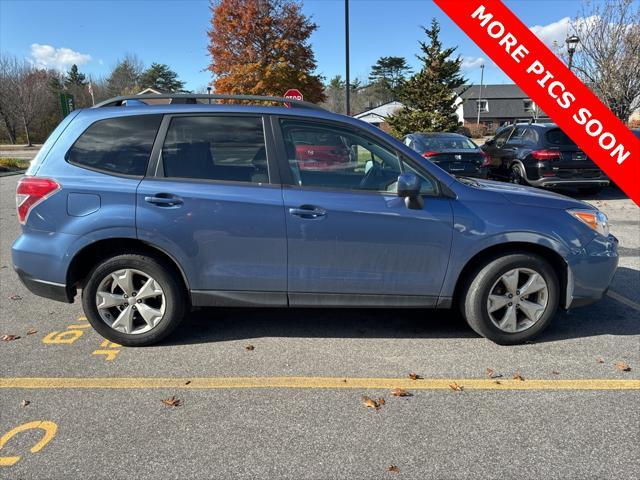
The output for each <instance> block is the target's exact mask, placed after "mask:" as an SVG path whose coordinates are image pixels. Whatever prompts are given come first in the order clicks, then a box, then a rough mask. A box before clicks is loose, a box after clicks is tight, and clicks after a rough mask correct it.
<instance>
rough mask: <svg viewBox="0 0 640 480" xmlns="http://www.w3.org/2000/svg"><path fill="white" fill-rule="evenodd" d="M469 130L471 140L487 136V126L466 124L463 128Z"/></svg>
mask: <svg viewBox="0 0 640 480" xmlns="http://www.w3.org/2000/svg"><path fill="white" fill-rule="evenodd" d="M464 127H465V128H467V129H468V130H469V135H468V136H470V137H471V138H482V137H486V136H487V130H488V129H487V126H486V125H483V124H482V123H467V124H466V125H465V126H464Z"/></svg>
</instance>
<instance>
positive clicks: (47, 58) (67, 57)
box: [29, 43, 91, 70]
mask: <svg viewBox="0 0 640 480" xmlns="http://www.w3.org/2000/svg"><path fill="white" fill-rule="evenodd" d="M29 60H30V61H31V63H33V64H34V65H35V66H36V67H39V68H53V69H55V70H66V69H68V68H69V67H70V66H71V65H73V64H74V63H75V64H76V65H84V64H85V63H87V62H88V61H89V60H91V55H88V54H86V53H80V52H76V51H75V50H71V49H70V48H64V47H61V48H55V47H53V46H51V45H41V44H39V43H33V44H32V45H31V58H30V59H29Z"/></svg>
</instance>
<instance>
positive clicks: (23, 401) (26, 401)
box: [20, 400, 31, 407]
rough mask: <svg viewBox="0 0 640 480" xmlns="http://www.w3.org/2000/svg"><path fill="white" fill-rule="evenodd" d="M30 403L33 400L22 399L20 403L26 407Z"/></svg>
mask: <svg viewBox="0 0 640 480" xmlns="http://www.w3.org/2000/svg"><path fill="white" fill-rule="evenodd" d="M30 403H31V402H30V401H29V400H22V401H21V402H20V405H21V406H23V407H26V406H27V405H29V404H30Z"/></svg>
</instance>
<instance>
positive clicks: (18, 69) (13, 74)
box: [0, 55, 55, 146]
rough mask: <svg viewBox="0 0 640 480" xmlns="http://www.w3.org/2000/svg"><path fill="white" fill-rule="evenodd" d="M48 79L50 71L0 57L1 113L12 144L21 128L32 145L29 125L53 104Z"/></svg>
mask: <svg viewBox="0 0 640 480" xmlns="http://www.w3.org/2000/svg"><path fill="white" fill-rule="evenodd" d="M51 79H52V72H48V71H47V70H40V69H37V68H35V67H34V66H33V65H31V64H30V63H29V62H27V61H26V60H19V59H18V58H17V57H14V56H10V55H1V56H0V112H1V118H2V120H3V123H4V125H5V128H6V130H7V132H8V133H9V138H10V140H11V141H12V142H13V143H15V142H16V140H17V131H18V129H19V128H20V129H24V133H25V136H26V140H27V143H28V144H29V146H31V145H32V136H31V128H32V127H33V125H34V124H36V123H40V122H42V121H43V119H45V118H46V116H47V115H48V114H49V113H50V112H51V108H52V105H53V104H54V103H55V97H54V96H53V95H52V92H51V88H50V86H51Z"/></svg>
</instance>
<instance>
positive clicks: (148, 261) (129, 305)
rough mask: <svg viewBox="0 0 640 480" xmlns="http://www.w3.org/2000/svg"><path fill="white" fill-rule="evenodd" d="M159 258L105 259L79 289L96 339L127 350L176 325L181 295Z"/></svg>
mask: <svg viewBox="0 0 640 480" xmlns="http://www.w3.org/2000/svg"><path fill="white" fill-rule="evenodd" d="M176 278H177V276H176V274H175V272H174V271H173V269H172V268H171V267H170V266H169V265H167V264H166V263H165V262H163V261H162V260H160V259H156V258H153V257H150V256H147V255H138V254H125V255H118V256H116V257H112V258H109V259H107V260H104V261H103V262H101V263H100V264H99V265H97V266H96V267H95V268H94V269H93V271H92V272H91V273H90V274H89V278H88V281H87V282H86V285H85V287H84V289H83V291H82V305H83V307H84V311H85V314H86V316H87V319H88V320H89V322H90V323H91V325H92V326H93V328H95V329H96V331H97V332H98V333H100V335H102V336H103V337H105V338H106V339H108V340H110V341H112V342H115V343H118V344H120V345H126V346H145V345H151V344H154V343H157V342H159V341H160V340H162V339H163V338H165V337H166V336H167V335H169V334H170V333H171V332H172V331H173V330H174V329H175V328H176V327H177V326H178V324H179V323H180V321H181V320H182V318H183V317H184V312H185V303H186V302H185V292H184V288H183V287H182V284H181V283H180V282H179V280H177V279H176Z"/></svg>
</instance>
